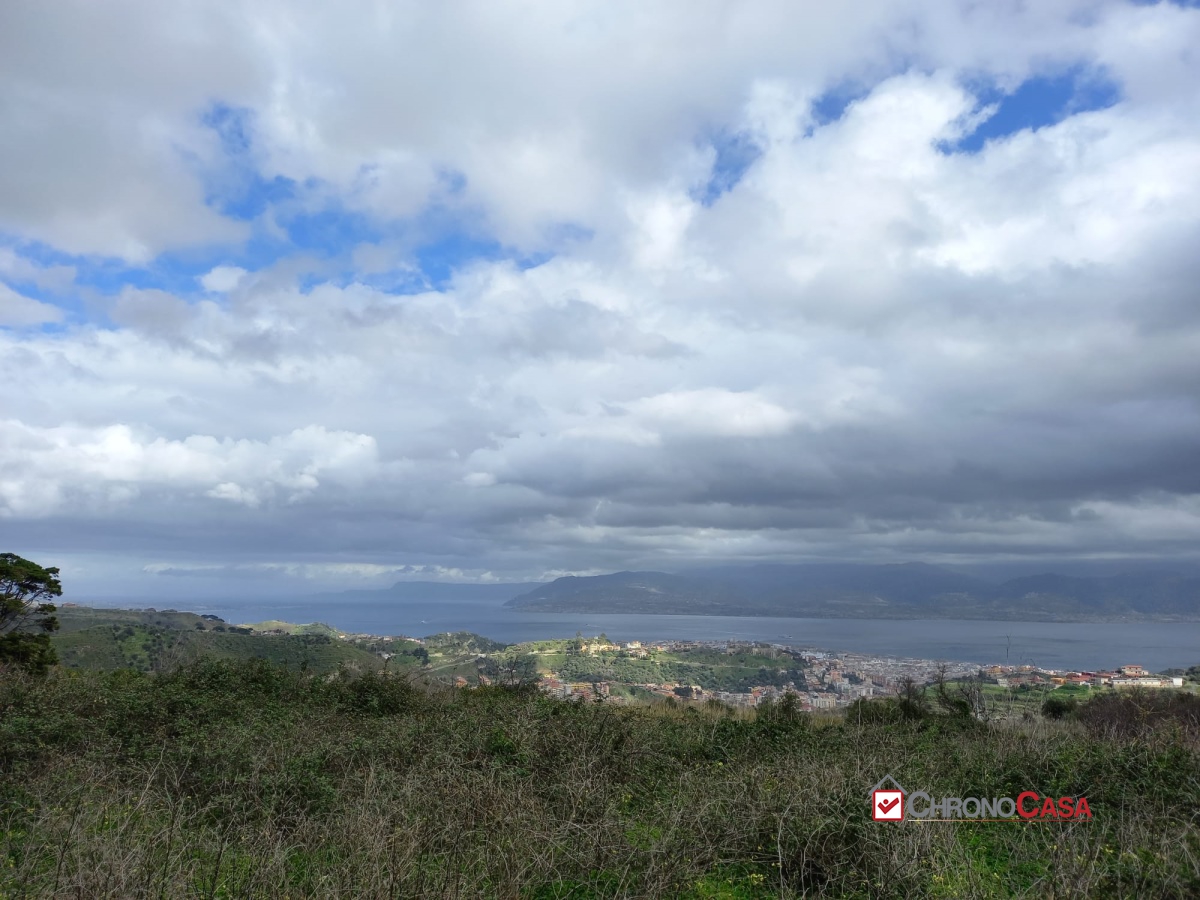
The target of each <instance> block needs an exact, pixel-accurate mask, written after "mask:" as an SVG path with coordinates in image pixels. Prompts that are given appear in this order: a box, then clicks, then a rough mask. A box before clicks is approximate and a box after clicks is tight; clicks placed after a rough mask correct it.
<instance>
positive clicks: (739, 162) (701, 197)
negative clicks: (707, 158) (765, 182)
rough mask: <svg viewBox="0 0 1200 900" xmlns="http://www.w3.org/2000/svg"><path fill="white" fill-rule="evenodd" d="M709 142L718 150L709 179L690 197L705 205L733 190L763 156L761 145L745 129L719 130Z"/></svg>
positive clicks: (709, 204) (710, 204)
mask: <svg viewBox="0 0 1200 900" xmlns="http://www.w3.org/2000/svg"><path fill="white" fill-rule="evenodd" d="M711 143H712V147H713V149H714V150H715V151H716V153H717V156H716V159H715V160H714V161H713V167H712V172H711V173H710V174H709V178H708V181H707V182H705V184H704V185H703V186H702V187H701V188H699V189H698V190H696V191H693V193H692V197H693V199H695V200H697V201H699V202H700V203H701V204H703V205H704V206H712V205H713V204H714V203H715V202H716V201H717V198H719V197H720V196H721V195H722V194H727V193H728V192H729V191H731V190H733V188H734V187H735V186H736V185H737V183H738V182H739V181H741V180H742V178H743V177H744V176H745V174H746V172H747V171H749V169H750V167H751V166H752V165H754V163H755V162H756V161H757V160H758V158H759V157H760V156H762V148H761V147H759V146H758V144H757V143H756V142H755V140H754V138H753V137H752V136H751V135H750V134H748V133H747V132H744V131H737V132H729V131H721V132H719V133H718V134H717V135H716V136H715V137H713V138H712V141H711Z"/></svg>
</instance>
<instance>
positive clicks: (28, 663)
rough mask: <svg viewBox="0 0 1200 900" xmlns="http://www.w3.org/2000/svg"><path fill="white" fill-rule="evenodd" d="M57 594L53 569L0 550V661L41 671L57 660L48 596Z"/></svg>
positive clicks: (55, 621)
mask: <svg viewBox="0 0 1200 900" xmlns="http://www.w3.org/2000/svg"><path fill="white" fill-rule="evenodd" d="M60 596H62V585H61V584H59V581H58V569H57V568H53V567H51V568H43V567H42V566H39V565H38V564H37V563H34V562H30V561H29V560H27V559H23V558H21V557H20V556H17V555H16V554H15V553H0V664H6V663H7V664H10V665H16V666H19V667H20V668H23V669H28V670H30V671H33V672H44V671H46V669H47V668H49V667H50V666H51V665H53V664H54V663H55V662H56V661H57V657H56V655H55V653H54V648H53V647H52V646H51V645H50V633H51V632H53V631H56V630H57V629H58V619H57V618H56V617H55V615H54V613H55V610H56V609H57V608H56V607H55V605H54V604H53V603H51V602H50V598H52V597H60Z"/></svg>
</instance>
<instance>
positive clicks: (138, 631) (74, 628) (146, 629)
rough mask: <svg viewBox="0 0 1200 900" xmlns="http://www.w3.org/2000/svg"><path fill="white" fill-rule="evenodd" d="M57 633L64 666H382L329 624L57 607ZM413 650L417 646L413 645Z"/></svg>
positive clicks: (409, 660)
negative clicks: (220, 662)
mask: <svg viewBox="0 0 1200 900" xmlns="http://www.w3.org/2000/svg"><path fill="white" fill-rule="evenodd" d="M59 621H60V623H61V627H60V630H59V631H58V633H57V634H55V635H53V636H52V638H51V642H52V643H53V645H54V647H55V649H56V650H57V651H58V655H59V659H60V661H61V662H62V664H63V665H64V666H66V667H67V668H70V669H101V670H109V669H122V668H128V669H136V670H139V671H143V672H150V671H163V670H166V669H170V668H172V667H175V666H178V665H182V664H185V663H189V662H193V661H195V660H197V659H200V658H201V657H210V658H214V659H224V660H231V661H237V660H251V659H262V660H268V661H271V662H274V663H279V664H281V665H284V666H289V667H293V668H297V669H299V668H307V669H309V670H310V671H313V672H333V671H336V670H337V669H338V668H339V667H343V666H345V667H350V668H352V669H358V670H362V671H371V670H376V669H380V668H382V667H383V665H384V660H383V658H382V657H381V656H380V655H379V653H377V652H372V651H371V650H369V649H365V648H363V647H360V646H357V645H356V644H354V643H352V642H349V641H341V640H337V639H336V638H334V637H332V636H331V634H336V633H337V632H336V631H334V630H333V629H331V628H329V626H327V625H319V624H317V625H303V626H291V625H287V623H281V622H269V623H261V624H262V625H263V626H268V628H266V629H263V628H261V626H260V627H259V628H256V627H255V626H244V625H230V624H228V623H227V622H224V621H222V620H221V619H219V618H217V617H215V616H200V615H196V614H195V613H189V612H178V611H176V610H132V609H100V608H92V607H83V606H66V607H63V608H61V609H60V610H59ZM259 630H272V631H274V630H279V631H283V630H291V631H293V632H295V633H292V634H261V633H257V632H258V631H259ZM413 646H416V645H413ZM406 649H410V648H406V647H405V646H403V645H397V647H396V650H397V655H396V657H395V659H396V662H395V663H393V665H405V664H408V665H411V664H413V663H415V661H416V660H415V658H414V657H413V656H411V655H405V652H404V651H405V650H406Z"/></svg>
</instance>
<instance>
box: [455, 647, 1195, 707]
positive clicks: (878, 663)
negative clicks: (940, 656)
mask: <svg viewBox="0 0 1200 900" xmlns="http://www.w3.org/2000/svg"><path fill="white" fill-rule="evenodd" d="M756 646H762V645H756V644H739V643H735V642H725V641H657V642H649V643H643V642H641V641H625V642H620V643H604V642H599V641H591V642H587V643H584V644H583V645H582V647H581V648H580V649H581V652H582V653H585V654H588V655H591V656H596V655H599V654H602V653H618V652H620V653H623V654H626V655H628V656H632V657H635V658H646V657H648V656H650V655H651V653H680V652H686V651H688V650H694V649H700V648H703V649H710V650H718V651H725V652H733V651H734V650H735V649H742V650H752V649H753V648H754V647H756ZM768 646H771V647H772V648H773V649H775V650H780V651H786V652H788V653H789V654H790V655H792V657H793V658H794V659H797V660H802V661H803V663H804V664H805V669H804V672H803V677H802V680H800V681H797V682H792V683H790V684H787V685H784V686H782V687H781V686H777V685H763V686H759V687H754V688H752V689H751V690H748V691H743V692H733V691H720V690H707V689H705V688H703V687H701V686H700V685H697V684H678V683H635V684H622V686H623V687H633V688H640V689H642V690H643V691H646V692H647V693H648V694H650V695H654V696H658V697H662V698H664V699H665V698H670V699H673V700H676V701H691V702H698V701H699V702H702V701H707V700H716V701H719V702H721V703H724V704H727V705H730V706H735V707H747V708H752V707H756V706H758V705H759V704H761V703H764V702H774V701H779V700H781V699H783V698H784V697H785V696H787V695H789V694H791V695H794V696H795V697H796V698H797V700H798V701H799V703H800V707H801V708H802V709H804V710H811V711H819V710H833V709H839V708H842V707H846V706H849V705H850V704H851V703H853V702H854V701H855V700H857V699H859V698H862V697H884V696H893V695H896V694H898V693H899V692H900V691H901V690H902V688H903V686H904V685H905V684H906V683H908V682H914V683H916V684H927V683H929V682H931V681H933V680H934V679H935V678H936V677H939V675H940V676H942V677H945V678H946V679H949V680H955V679H964V678H972V677H982V679H983V681H984V682H985V683H990V684H994V685H997V686H999V687H1008V688H1021V687H1022V686H1028V687H1030V688H1032V687H1035V686H1040V687H1043V688H1045V687H1051V686H1053V687H1058V686H1063V685H1072V686H1082V687H1112V688H1170V687H1182V686H1183V683H1184V680H1183V678H1182V677H1169V676H1159V675H1153V674H1151V673H1148V672H1146V671H1145V670H1144V669H1143V668H1142V667H1141V666H1140V665H1125V666H1120V667H1119V668H1117V669H1116V670H1115V671H1097V672H1064V671H1059V670H1054V669H1043V668H1039V667H1037V666H1032V665H1019V666H1009V665H990V666H980V665H978V664H975V663H963V662H957V663H944V662H939V661H934V660H928V659H909V658H895V657H879V656H870V655H864V654H855V653H832V652H828V651H822V650H796V649H794V648H790V647H784V646H781V645H768ZM459 681H460V682H461V683H462V684H463V685H465V684H466V680H465V679H459ZM481 682H483V683H488V679H487V678H486V677H482V678H481ZM615 684H616V683H614V682H605V681H600V682H592V681H567V680H563V679H561V678H560V677H558V675H557V674H556V673H553V672H551V673H548V674H544V675H542V677H541V679H540V682H539V686H540V688H541V690H543V691H545V692H546V693H548V694H550V695H552V696H555V697H560V698H564V699H588V700H600V701H605V702H610V703H616V704H622V703H628V702H631V701H630V699H629V698H628V697H627V696H624V695H623V692H620V693H618V692H616V691H614V687H615Z"/></svg>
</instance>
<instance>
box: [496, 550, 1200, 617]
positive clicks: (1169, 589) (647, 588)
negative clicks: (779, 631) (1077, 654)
mask: <svg viewBox="0 0 1200 900" xmlns="http://www.w3.org/2000/svg"><path fill="white" fill-rule="evenodd" d="M497 587H498V586H497ZM505 606H507V607H510V608H512V609H514V610H522V611H528V612H564V613H565V612H572V613H576V612H586V613H645V614H667V615H725V616H800V617H815V618H894V619H1021V620H1025V621H1047V622H1053V621H1059V622H1064V621H1125V620H1160V621H1162V620H1176V621H1200V577H1196V576H1192V575H1178V574H1170V573H1161V572H1144V573H1142V572H1129V573H1125V574H1120V575H1111V576H1098V577H1071V576H1066V575H1055V574H1045V575H1033V576H1027V577H1022V578H1013V579H1010V580H1007V581H1003V582H1000V583H993V582H989V581H985V580H983V579H981V578H976V577H974V576H971V575H966V574H961V573H958V572H952V571H950V570H948V569H943V568H940V567H938V566H931V565H927V564H924V563H904V564H898V565H880V566H871V565H856V564H840V563H838V564H809V565H758V566H714V567H710V568H706V569H698V570H692V571H691V572H689V573H688V574H687V575H672V574H668V573H665V572H617V573H614V574H612V575H597V576H590V577H577V576H568V577H565V578H558V579H556V580H554V581H552V582H549V583H547V584H540V585H537V586H535V587H533V589H532V590H528V591H525V592H523V593H520V594H519V595H517V596H514V597H512V599H510V600H508V601H507V602H506V603H505Z"/></svg>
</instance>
